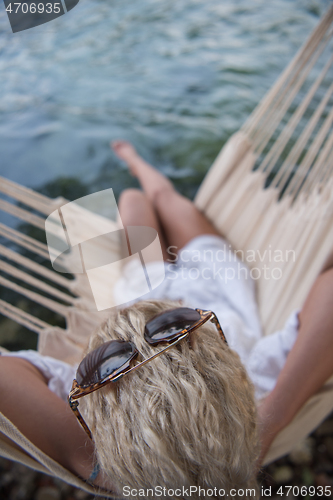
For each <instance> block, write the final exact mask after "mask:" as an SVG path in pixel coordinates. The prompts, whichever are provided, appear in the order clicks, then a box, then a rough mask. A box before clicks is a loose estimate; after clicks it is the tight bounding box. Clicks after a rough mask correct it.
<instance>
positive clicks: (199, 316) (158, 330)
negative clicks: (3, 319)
mask: <svg viewBox="0 0 333 500" xmlns="http://www.w3.org/2000/svg"><path fill="white" fill-rule="evenodd" d="M209 320H210V321H212V323H214V324H215V326H216V328H217V329H218V331H219V333H220V335H221V337H222V339H223V340H224V342H225V343H226V344H228V343H227V340H226V338H225V336H224V333H223V331H222V328H221V325H220V323H219V320H218V319H217V317H216V315H215V313H213V312H212V311H203V310H201V309H190V308H188V307H178V308H177V309H170V310H168V311H165V312H163V313H161V314H158V315H157V316H154V317H153V318H152V319H151V320H149V321H148V323H146V326H145V332H144V338H145V340H146V341H147V342H148V344H150V345H152V346H156V345H158V344H161V343H167V344H168V345H167V346H166V347H164V349H162V350H161V351H159V352H157V353H156V354H154V355H153V356H151V357H150V358H148V359H145V360H144V361H141V362H140V363H138V364H136V365H133V360H134V358H135V357H136V356H137V355H138V350H137V349H136V347H135V345H134V344H133V343H132V342H126V341H123V340H110V341H109V342H105V343H104V344H102V345H101V346H99V347H97V349H95V350H94V351H91V352H90V353H89V354H87V356H86V357H85V358H83V360H82V361H81V363H80V364H79V366H78V369H77V372H76V379H74V380H73V385H72V389H71V391H70V393H69V396H68V402H69V405H70V407H71V409H72V410H73V412H74V414H75V416H76V417H77V419H78V421H79V422H80V424H81V425H82V427H83V428H84V430H85V431H86V433H87V434H88V436H89V437H90V439H92V434H91V432H90V429H89V427H88V426H87V424H86V422H85V421H84V419H83V417H82V415H81V413H80V412H79V409H78V406H79V402H78V399H80V398H82V397H83V396H86V395H87V394H90V393H92V392H94V391H97V390H98V389H101V388H102V387H105V386H106V385H107V384H109V383H111V382H116V381H117V380H119V379H121V378H122V377H123V376H124V375H127V374H128V373H131V372H133V371H134V370H137V369H138V368H140V367H141V366H143V365H145V364H146V363H149V361H152V360H153V359H155V358H157V357H158V356H160V355H161V354H163V353H164V352H166V351H167V350H168V349H171V347H173V346H175V345H177V344H178V343H179V342H181V341H182V340H183V339H185V338H186V337H188V335H189V334H190V333H191V332H193V331H194V330H196V329H197V328H200V326H202V325H203V324H204V323H206V322H207V321H209Z"/></svg>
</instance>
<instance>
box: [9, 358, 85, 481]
mask: <svg viewBox="0 0 333 500" xmlns="http://www.w3.org/2000/svg"><path fill="white" fill-rule="evenodd" d="M0 394H1V398H0V411H1V412H2V413H3V414H4V415H5V416H6V417H7V418H8V419H9V420H11V421H12V422H13V424H14V425H16V427H17V428H18V429H19V430H20V431H21V432H22V433H23V434H24V435H25V436H26V437H27V438H28V439H29V440H30V441H32V442H33V443H34V444H35V445H36V446H37V447H38V448H40V449H41V450H42V451H43V452H44V453H46V454H47V455H49V456H50V457H51V458H53V459H54V460H56V461H57V462H58V463H60V464H61V465H63V466H64V467H65V468H66V469H68V470H70V471H71V472H73V473H75V474H77V475H79V476H81V477H83V478H87V477H89V475H90V473H91V470H92V467H93V466H92V462H93V444H92V442H91V441H90V439H89V438H88V436H87V435H86V434H85V432H84V430H83V429H81V428H80V426H79V425H78V424H77V422H76V418H75V416H74V415H73V414H72V411H71V409H70V408H69V405H68V404H66V402H65V401H63V400H62V399H60V398H59V397H58V396H56V395H55V394H54V393H53V392H51V391H50V390H49V388H48V386H47V381H46V379H45V378H44V376H43V375H42V373H41V372H40V371H39V370H38V369H37V368H36V367H35V366H34V365H32V364H31V363H30V362H29V361H27V360H25V359H22V358H15V357H12V356H1V357H0ZM78 458H79V459H78Z"/></svg>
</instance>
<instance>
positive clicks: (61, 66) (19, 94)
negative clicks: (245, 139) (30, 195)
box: [0, 0, 331, 196]
mask: <svg viewBox="0 0 333 500" xmlns="http://www.w3.org/2000/svg"><path fill="white" fill-rule="evenodd" d="M330 3H331V2H329V1H328V0H311V1H310V0H298V1H296V0H294V1H290V0H271V1H269V2H268V1H267V0H237V1H232V0H207V1H202V0H140V1H138V0H132V1H129V0H80V3H79V5H78V6H77V7H76V8H75V9H74V10H73V11H71V12H70V13H68V14H67V15H66V16H63V17H61V18H59V19H57V20H55V21H53V22H52V23H49V24H47V25H43V26H40V27H38V28H34V29H32V30H28V31H26V32H21V33H17V34H12V33H11V31H10V27H9V22H8V19H7V17H6V13H5V10H4V5H3V3H2V2H1V6H0V155H1V156H0V162H1V163H0V172H1V174H2V175H4V176H6V177H8V178H10V179H13V180H15V181H18V182H21V183H23V184H25V185H28V186H31V187H38V186H41V185H42V184H44V183H45V182H47V181H53V180H55V179H57V178H59V177H61V176H65V177H68V176H71V177H75V178H77V179H80V180H81V181H82V182H84V183H85V184H88V185H89V189H90V190H96V189H100V188H102V187H113V188H114V189H115V191H116V193H119V191H120V190H121V189H122V188H123V187H125V186H129V185H133V184H134V183H135V181H134V180H133V179H132V178H131V177H130V176H129V175H128V174H127V172H126V171H125V169H124V165H122V164H121V162H119V161H118V160H117V159H116V158H115V156H114V155H113V154H112V153H111V152H110V150H109V147H108V143H109V140H110V139H114V138H119V137H120V138H126V139H129V140H131V141H132V142H133V143H134V144H135V146H136V147H137V148H138V150H139V152H140V153H141V154H143V155H144V156H145V158H146V159H148V160H149V161H151V162H153V163H154V164H155V165H157V166H158V167H159V168H160V169H162V170H163V171H164V172H165V173H167V174H168V175H170V176H171V177H172V178H173V179H174V180H175V181H176V183H177V184H178V186H179V188H180V189H181V190H182V191H183V192H185V193H186V194H188V195H190V196H192V195H193V194H194V192H195V189H196V188H197V186H198V185H199V183H200V182H201V180H202V178H203V176H204V173H205V172H206V170H207V169H208V167H209V165H210V164H211V163H212V161H213V159H214V158H215V156H216V154H217V153H218V151H219V149H220V147H221V146H222V144H223V143H224V142H225V140H226V139H227V138H228V137H229V136H230V135H231V134H232V133H233V132H234V131H236V130H237V129H238V128H239V127H240V126H241V125H242V123H243V122H244V121H245V119H246V117H247V116H248V115H249V113H250V112H251V110H252V109H253V108H254V107H255V105H256V104H257V103H258V101H259V100H260V99H261V98H262V96H263V95H264V93H265V92H266V91H267V90H268V89H269V88H270V86H271V85H272V84H273V82H274V81H275V79H276V78H277V76H278V75H279V73H280V72H281V70H282V69H283V68H284V67H285V65H286V64H287V62H288V61H289V60H290V59H291V57H292V56H293V55H294V53H295V52H296V50H297V49H298V48H299V47H300V45H301V44H302V43H303V42H304V40H305V39H306V38H307V36H308V35H309V33H310V31H311V30H312V29H313V27H314V26H315V25H316V23H317V22H318V19H319V17H320V16H321V15H322V14H323V13H324V12H325V11H326V9H327V8H328V6H329V5H330Z"/></svg>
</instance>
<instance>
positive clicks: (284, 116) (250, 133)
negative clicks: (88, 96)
mask: <svg viewBox="0 0 333 500" xmlns="http://www.w3.org/2000/svg"><path fill="white" fill-rule="evenodd" d="M332 21H333V7H331V8H330V9H329V11H328V12H327V13H326V15H325V16H324V17H323V18H322V20H321V21H320V23H319V25H318V26H317V28H316V29H315V30H314V32H313V33H312V34H311V36H310V38H309V39H308V41H307V42H306V43H305V45H304V46H303V47H302V48H301V50H300V51H299V53H298V54H297V55H296V56H295V58H294V59H293V61H292V62H291V63H290V64H289V66H288V67H287V68H286V70H285V71H284V73H283V74H282V75H281V77H280V78H279V80H278V81H277V82H276V84H275V85H274V86H273V88H272V89H271V90H270V92H269V93H268V94H267V95H266V96H265V98H264V99H263V100H262V102H261V103H260V104H259V105H258V106H257V108H256V109H255V110H254V112H253V113H252V115H251V116H250V117H249V119H248V121H247V122H246V123H245V125H244V126H243V127H242V129H241V130H240V131H239V132H237V133H236V134H234V135H233V136H232V137H231V138H230V139H229V141H228V142H227V144H226V145H225V146H224V147H223V148H222V150H221V152H220V154H219V155H218V157H217V159H216V161H215V162H214V164H213V166H212V167H211V168H210V170H209V172H208V174H207V176H206V178H205V179H204V181H203V183H202V185H201V187H200V189H199V192H198V194H197V196H196V199H195V203H196V205H197V206H198V207H199V208H200V210H202V211H203V212H204V213H205V214H206V215H207V217H208V218H209V219H211V220H212V221H213V223H214V224H215V226H216V227H217V228H218V229H219V230H220V232H221V234H223V235H225V236H226V237H227V239H228V240H229V241H230V243H231V245H232V247H233V249H234V250H235V251H236V252H237V255H238V256H241V257H243V258H244V260H246V262H247V264H248V265H249V267H250V268H251V272H252V276H253V277H254V278H255V279H256V283H257V293H258V302H259V310H260V315H261V320H262V324H263V327H264V331H265V334H270V333H272V332H273V331H276V330H277V329H279V328H280V327H282V325H283V324H284V323H285V321H286V319H287V318H288V316H289V315H290V313H291V312H292V311H293V310H295V309H299V308H300V307H301V306H302V303H303V302H304V300H305V297H306V295H307V294H308V292H309V289H310V287H311V285H312V283H313V282H314V280H315V278H316V276H317V275H318V273H319V272H320V271H321V270H322V269H323V267H324V266H325V264H326V263H327V262H328V260H329V259H330V258H331V256H332V249H333V175H332V172H333V130H332V129H333V127H332V121H333V106H332V91H333V84H332V81H333V80H332V68H331V65H332V62H333V55H332V54H333V51H332V32H333V27H332ZM0 191H1V192H2V193H4V194H5V195H6V196H5V198H6V199H0V209H1V210H3V211H5V212H7V213H9V214H11V215H13V216H15V217H17V218H19V219H21V220H23V221H25V222H26V223H28V224H30V225H32V226H35V227H37V228H40V229H42V230H44V229H45V217H47V216H49V215H50V214H51V213H52V212H54V211H55V210H57V209H58V208H59V207H61V206H62V205H63V204H64V203H66V200H64V199H61V198H58V199H49V198H47V197H45V196H43V195H41V194H39V193H36V192H34V191H32V190H30V189H27V188H25V187H22V186H20V185H18V184H15V183H13V182H11V181H8V180H7V179H4V178H0ZM17 201H18V202H20V203H19V206H18V205H17V203H16V202H17ZM94 217H96V216H92V218H90V223H91V224H94ZM53 230H54V232H55V234H57V231H58V230H57V228H56V227H54V228H53ZM76 230H77V231H78V232H79V233H80V232H81V233H82V228H81V227H76ZM87 230H88V229H87V227H85V231H87ZM0 236H1V237H2V239H3V240H5V241H7V242H8V245H0V256H1V257H2V259H1V261H0V269H1V270H2V271H3V274H2V275H1V276H0V284H1V285H2V286H4V287H6V288H8V289H10V290H13V291H14V292H16V293H19V294H21V295H22V296H24V297H26V298H28V299H29V300H32V301H34V302H37V303H39V304H41V305H42V306H44V307H45V308H47V309H49V310H51V311H53V312H56V313H57V314H59V315H61V316H63V317H64V318H65V321H66V328H65V329H64V328H60V327H53V326H52V325H49V324H48V323H47V322H45V321H42V320H41V319H39V318H38V317H35V316H33V315H32V314H30V313H29V312H28V311H25V310H22V309H20V308H18V307H16V306H14V305H11V304H9V303H7V302H5V301H3V300H0V313H1V314H3V315H5V316H7V317H8V318H10V319H13V320H14V321H16V322H18V323H20V324H21V325H23V326H25V327H27V328H29V329H30V330H32V331H34V332H37V333H38V334H39V342H38V350H39V352H41V353H42V354H45V355H51V356H53V357H56V358H59V359H62V360H64V361H67V362H69V363H74V362H77V361H78V360H79V359H80V356H81V354H82V350H83V349H84V347H85V346H86V342H87V339H88V337H89V335H90V333H91V331H92V329H94V328H95V327H96V326H97V325H98V324H99V323H100V322H101V321H102V320H103V318H104V317H105V314H106V313H105V312H97V311H96V307H95V303H94V300H93V297H92V294H91V289H90V286H89V283H88V280H87V277H86V275H84V274H76V275H75V276H74V279H69V278H68V277H66V276H64V275H61V274H59V273H56V272H55V271H53V270H49V269H47V268H46V267H44V266H43V265H41V264H39V263H38V259H39V258H43V259H49V252H48V248H47V246H46V245H45V244H43V243H41V242H40V241H37V239H34V238H33V237H31V236H28V235H26V234H23V233H22V232H20V231H19V230H17V229H13V228H11V227H8V226H6V225H5V224H0ZM58 236H59V234H58ZM13 244H15V246H16V247H18V248H22V249H24V250H25V251H29V252H32V253H33V254H34V255H35V256H36V259H35V260H34V259H30V258H27V257H24V256H23V255H21V253H19V252H16V251H14V250H13V249H12V248H11V247H13ZM108 251H110V250H109V248H108ZM113 253H114V260H117V259H119V257H117V256H119V254H120V248H119V245H117V244H116V243H115V244H114V250H113ZM63 265H64V266H65V267H66V266H67V268H68V269H71V262H70V257H66V256H65V257H63ZM119 266H120V261H119ZM119 272H120V270H119ZM267 273H268V274H267ZM117 276H118V272H117V269H115V276H114V280H116V279H117ZM101 286H102V287H104V288H105V289H109V288H110V283H109V281H108V282H107V283H103V282H101ZM31 287H33V289H34V290H38V291H33V290H31ZM332 408H333V378H332V379H330V380H329V381H328V382H327V383H326V384H325V386H324V387H323V388H322V389H321V391H320V392H319V393H318V394H316V395H315V396H313V397H312V398H311V399H310V400H309V401H308V403H307V404H306V405H305V406H304V407H303V408H302V409H301V411H300V412H299V413H298V415H297V416H296V417H295V419H294V420H293V422H292V423H291V424H290V425H289V426H288V427H287V428H285V429H284V430H283V431H282V432H281V433H280V434H279V435H278V437H277V438H276V439H275V441H274V443H273V444H272V446H271V448H270V451H269V453H268V454H267V456H266V458H265V463H269V462H271V461H272V460H274V459H276V458H278V457H280V456H282V455H284V454H286V453H288V452H289V451H291V449H292V448H293V447H294V446H295V445H296V444H297V442H298V441H300V440H301V439H302V438H303V437H304V436H306V435H307V434H308V433H310V432H311V431H312V430H313V429H314V428H315V427H316V426H317V425H318V424H319V423H320V422H321V421H322V420H323V419H324V418H325V416H326V415H327V414H328V413H329V412H330V411H331V410H332ZM0 454H1V455H2V456H3V457H6V458H9V459H13V460H16V461H18V462H21V463H24V464H26V465H28V466H29V467H32V468H34V469H36V470H39V471H42V472H46V473H48V474H50V475H54V476H57V477H60V478H61V479H63V480H64V481H66V482H68V483H70V484H72V485H74V486H78V487H80V488H82V489H84V490H86V491H88V492H94V493H96V491H95V490H94V489H93V488H92V487H90V486H89V485H87V484H86V483H85V482H84V481H81V480H80V479H79V478H77V477H76V476H74V475H73V474H71V473H70V472H68V471H67V470H65V469H64V468H63V467H61V466H60V465H59V464H58V463H56V462H54V461H53V460H52V459H50V458H49V457H48V456H46V455H45V454H44V453H42V452H41V451H40V450H39V449H38V448H37V447H36V446H34V445H33V444H32V443H31V442H29V441H28V440H27V439H26V438H25V437H24V436H23V435H22V434H21V433H20V432H19V431H18V429H17V428H16V427H15V426H14V425H13V424H12V423H11V422H10V421H8V420H7V419H6V418H5V417H4V416H3V415H2V414H0ZM103 495H104V496H108V495H107V494H105V492H104V493H103ZM110 496H111V495H110Z"/></svg>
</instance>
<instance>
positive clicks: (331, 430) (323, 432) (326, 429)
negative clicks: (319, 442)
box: [315, 419, 333, 437]
mask: <svg viewBox="0 0 333 500" xmlns="http://www.w3.org/2000/svg"><path fill="white" fill-rule="evenodd" d="M329 434H331V435H332V434H333V419H330V420H325V422H323V423H322V424H320V426H319V427H318V429H317V430H316V431H315V435H316V436H318V437H319V436H327V435H329Z"/></svg>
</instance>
